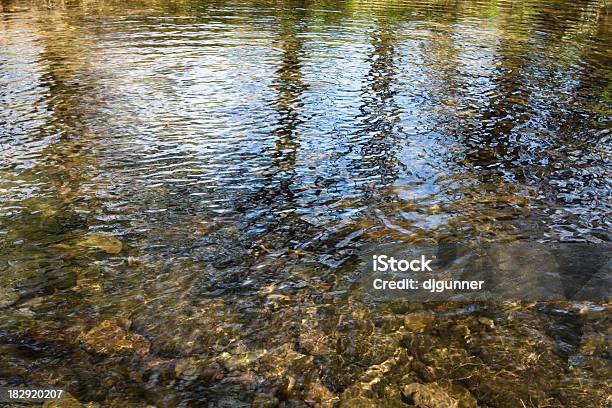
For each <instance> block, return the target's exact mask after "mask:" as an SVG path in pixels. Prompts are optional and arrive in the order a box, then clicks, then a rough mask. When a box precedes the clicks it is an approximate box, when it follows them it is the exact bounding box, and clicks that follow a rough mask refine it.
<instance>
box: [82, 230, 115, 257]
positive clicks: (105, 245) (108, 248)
mask: <svg viewBox="0 0 612 408" xmlns="http://www.w3.org/2000/svg"><path fill="white" fill-rule="evenodd" d="M78 245H79V246H82V247H87V248H96V249H101V250H102V251H104V252H106V253H107V254H118V253H119V252H121V250H122V249H123V244H122V243H121V241H119V240H118V239H117V238H115V237H113V236H112V235H103V234H94V235H90V236H88V237H87V238H86V239H84V240H83V241H80V242H79V243H78Z"/></svg>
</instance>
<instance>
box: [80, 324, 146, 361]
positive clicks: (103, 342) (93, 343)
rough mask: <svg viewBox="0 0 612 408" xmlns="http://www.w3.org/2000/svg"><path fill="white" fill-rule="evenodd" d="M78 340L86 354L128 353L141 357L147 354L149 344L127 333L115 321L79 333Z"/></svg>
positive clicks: (139, 337)
mask: <svg viewBox="0 0 612 408" xmlns="http://www.w3.org/2000/svg"><path fill="white" fill-rule="evenodd" d="M78 339H79V340H80V341H81V342H82V343H83V346H84V348H85V350H87V351H88V352H94V353H100V354H114V353H120V352H126V351H128V352H134V353H136V354H138V355H141V356H144V355H145V354H147V353H148V352H149V342H148V341H147V340H146V339H145V338H144V337H143V336H141V335H139V334H134V333H129V332H128V331H127V330H126V329H124V328H123V327H121V325H120V322H118V321H115V320H105V321H103V322H102V323H100V324H99V325H98V326H96V327H94V328H93V329H91V330H89V331H88V332H86V333H81V334H80V335H79V336H78Z"/></svg>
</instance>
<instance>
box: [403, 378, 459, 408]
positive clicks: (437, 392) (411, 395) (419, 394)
mask: <svg viewBox="0 0 612 408" xmlns="http://www.w3.org/2000/svg"><path fill="white" fill-rule="evenodd" d="M402 391H403V393H404V397H405V399H406V400H408V401H409V402H410V403H412V404H413V405H415V406H416V407H418V408H459V407H460V405H459V401H458V400H457V399H455V398H453V397H451V396H450V395H448V393H447V392H446V391H445V390H444V389H443V388H442V387H440V386H439V385H437V384H419V383H413V384H409V385H406V386H404V388H403V390H402Z"/></svg>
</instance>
